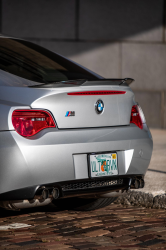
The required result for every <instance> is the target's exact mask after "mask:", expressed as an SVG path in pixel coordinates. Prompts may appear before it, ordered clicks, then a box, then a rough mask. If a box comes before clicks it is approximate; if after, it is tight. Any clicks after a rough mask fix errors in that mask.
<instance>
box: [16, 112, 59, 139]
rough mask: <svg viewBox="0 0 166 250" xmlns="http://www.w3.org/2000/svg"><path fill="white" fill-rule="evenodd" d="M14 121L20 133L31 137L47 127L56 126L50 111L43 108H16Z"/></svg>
mask: <svg viewBox="0 0 166 250" xmlns="http://www.w3.org/2000/svg"><path fill="white" fill-rule="evenodd" d="M12 123H13V126H14V128H15V130H16V131H17V133H18V134H20V135H22V136H24V137H29V136H32V135H35V134H36V133H38V132H39V131H41V130H42V129H45V128H52V127H54V128H55V127H56V126H55V123H54V120H53V118H52V116H51V115H50V113H49V112H47V111H43V110H29V109H27V110H15V111H13V113H12Z"/></svg>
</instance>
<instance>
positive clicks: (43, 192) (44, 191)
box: [41, 188, 49, 200]
mask: <svg viewBox="0 0 166 250" xmlns="http://www.w3.org/2000/svg"><path fill="white" fill-rule="evenodd" d="M41 197H42V199H43V200H46V199H47V198H48V197H49V191H48V189H46V188H44V189H43V190H42V193H41Z"/></svg>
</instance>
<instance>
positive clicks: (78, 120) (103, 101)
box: [31, 80, 134, 129]
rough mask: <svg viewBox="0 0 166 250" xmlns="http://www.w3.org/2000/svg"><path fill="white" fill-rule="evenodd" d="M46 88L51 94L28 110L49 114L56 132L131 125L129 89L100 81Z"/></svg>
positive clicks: (35, 102) (131, 95) (131, 96)
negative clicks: (37, 110) (57, 129)
mask: <svg viewBox="0 0 166 250" xmlns="http://www.w3.org/2000/svg"><path fill="white" fill-rule="evenodd" d="M44 88H45V89H46V88H47V86H45V87H44ZM48 88H49V90H50V88H52V91H51V93H50V94H49V95H46V96H43V97H41V98H40V99H37V100H36V101H34V102H33V103H32V104H31V107H32V108H39V109H45V110H49V111H50V112H51V113H52V115H53V116H54V118H55V120H56V123H57V126H58V128H59V129H68V128H89V127H93V128H95V127H106V126H122V125H128V124H129V123H130V116H131V108H132V105H133V97H134V94H133V92H132V90H131V89H130V88H129V87H128V86H119V85H110V84H109V81H108V82H106V81H102V80H100V82H97V83H96V82H89V83H85V84H82V85H79V86H76V85H72V84H71V85H70V87H69V86H67V87H66V85H65V86H63V87H62V85H60V86H59V87H58V86H57V87H53V86H52V87H50V86H49V87H48ZM98 111H102V112H98Z"/></svg>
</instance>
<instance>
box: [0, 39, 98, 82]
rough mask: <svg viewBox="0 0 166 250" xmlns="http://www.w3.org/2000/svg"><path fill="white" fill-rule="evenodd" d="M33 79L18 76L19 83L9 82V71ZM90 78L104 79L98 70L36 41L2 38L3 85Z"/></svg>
mask: <svg viewBox="0 0 166 250" xmlns="http://www.w3.org/2000/svg"><path fill="white" fill-rule="evenodd" d="M3 71H5V72H7V73H10V74H12V75H14V76H19V77H21V78H24V79H27V80H30V81H33V82H34V83H33V82H29V83H28V82H27V81H26V83H25V81H23V82H21V81H19V80H16V77H14V76H12V78H13V77H14V79H15V81H14V82H15V83H14V82H13V84H12V81H13V80H12V79H11V82H10V83H7V79H6V78H10V75H9V74H6V75H5V74H4V73H3ZM75 79H87V80H97V79H100V77H99V76H97V75H96V74H95V73H94V74H93V72H91V71H88V70H86V69H84V68H83V67H81V66H79V65H77V64H75V63H73V62H71V61H70V60H68V59H66V58H64V57H62V56H60V55H58V54H56V53H53V52H51V51H49V50H47V49H44V48H42V47H40V46H38V45H36V44H33V43H30V42H27V41H22V40H17V39H11V38H0V84H1V85H4V84H3V83H5V82H6V83H5V85H6V84H7V85H10V86H11V85H13V86H16V85H17V82H18V85H19V86H20V85H23V86H24V85H28V84H29V85H33V84H34V85H40V84H43V83H52V82H59V81H67V80H75Z"/></svg>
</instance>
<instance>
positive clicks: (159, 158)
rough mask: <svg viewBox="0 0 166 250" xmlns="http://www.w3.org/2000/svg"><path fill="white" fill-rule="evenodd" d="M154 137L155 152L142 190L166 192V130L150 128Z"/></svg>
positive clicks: (154, 192)
mask: <svg viewBox="0 0 166 250" xmlns="http://www.w3.org/2000/svg"><path fill="white" fill-rule="evenodd" d="M150 131H151V133H152V137H153V143H154V144H153V154H152V159H151V162H150V165H149V167H148V171H147V173H146V175H145V187H144V188H143V189H141V191H142V192H149V193H152V194H153V195H157V194H161V193H165V192H166V130H161V129H150Z"/></svg>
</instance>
